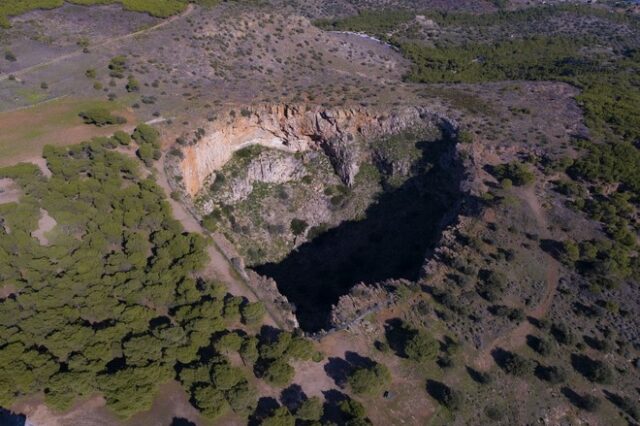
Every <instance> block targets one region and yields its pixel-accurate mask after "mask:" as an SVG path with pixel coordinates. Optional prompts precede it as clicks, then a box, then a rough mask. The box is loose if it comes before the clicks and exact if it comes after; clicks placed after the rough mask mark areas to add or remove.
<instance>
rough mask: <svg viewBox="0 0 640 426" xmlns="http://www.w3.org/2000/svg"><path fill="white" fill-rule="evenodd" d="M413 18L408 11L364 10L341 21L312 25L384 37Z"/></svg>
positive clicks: (325, 20)
mask: <svg viewBox="0 0 640 426" xmlns="http://www.w3.org/2000/svg"><path fill="white" fill-rule="evenodd" d="M414 17H415V13H413V12H410V11H408V10H364V11H361V12H360V13H359V14H357V15H355V16H349V17H346V18H343V19H319V20H317V21H315V22H314V25H316V26H318V27H320V28H322V29H324V30H329V31H354V32H363V33H368V34H373V35H376V36H379V37H386V35H387V33H389V32H390V31H393V30H395V29H396V28H397V27H398V26H399V25H401V24H404V23H407V22H409V21H410V20H411V19H413V18H414Z"/></svg>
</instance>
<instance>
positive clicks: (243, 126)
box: [179, 105, 438, 196]
mask: <svg viewBox="0 0 640 426" xmlns="http://www.w3.org/2000/svg"><path fill="white" fill-rule="evenodd" d="M224 116H225V117H230V118H229V119H228V120H224V119H219V120H217V121H215V122H213V123H209V124H208V125H207V126H206V127H204V130H205V135H204V137H202V138H201V139H200V140H199V141H197V142H196V143H194V144H191V145H188V146H186V147H184V148H183V150H182V152H183V159H182V160H181V162H180V164H179V168H180V174H181V175H182V178H183V183H184V187H185V190H186V192H187V193H188V194H189V195H191V196H194V195H196V194H197V193H198V192H199V191H200V189H202V186H203V183H204V182H205V180H206V179H207V178H208V177H209V176H210V175H211V174H212V173H213V172H214V171H216V170H218V169H220V168H221V167H222V166H223V165H224V164H225V163H226V162H227V161H229V160H230V159H231V157H232V155H233V153H234V152H235V151H238V150H240V149H242V148H245V147H247V146H251V145H262V146H265V147H269V148H275V149H282V150H286V151H289V152H297V151H304V150H309V149H318V150H323V151H324V152H325V153H326V154H327V155H328V156H329V158H331V160H332V164H333V166H334V168H335V170H336V172H337V173H338V175H339V176H340V178H341V179H342V180H343V182H344V183H345V184H347V185H351V184H352V183H353V179H354V178H355V176H356V174H357V173H358V163H359V160H360V155H361V153H360V152H359V149H358V141H359V140H361V139H363V138H368V137H375V136H379V135H383V134H389V133H396V132H399V131H401V130H402V129H404V128H407V127H409V126H412V125H415V124H417V123H421V122H430V121H433V120H434V119H435V118H438V117H435V115H434V114H433V113H431V112H429V111H428V110H427V109H425V108H423V107H401V108H397V109H394V110H391V111H390V110H388V109H382V108H370V107H363V106H353V107H348V108H335V109H325V108H322V107H320V106H316V107H309V106H292V105H263V106H259V107H254V108H252V109H251V110H247V109H243V110H242V111H241V113H240V114H235V115H230V114H225V115H224Z"/></svg>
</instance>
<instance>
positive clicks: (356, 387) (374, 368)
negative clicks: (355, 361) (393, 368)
mask: <svg viewBox="0 0 640 426" xmlns="http://www.w3.org/2000/svg"><path fill="white" fill-rule="evenodd" d="M390 381H391V373H390V372H389V369H388V368H387V367H386V366H385V365H384V364H380V363H377V362H374V363H373V365H371V366H365V367H359V368H356V369H354V370H353V371H352V372H351V374H350V375H349V378H348V382H349V386H350V387H351V390H352V391H353V392H354V393H356V394H373V393H376V392H379V391H380V390H381V389H382V388H383V387H384V386H386V385H388V384H389V382H390Z"/></svg>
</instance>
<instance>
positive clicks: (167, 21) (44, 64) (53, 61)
mask: <svg viewBox="0 0 640 426" xmlns="http://www.w3.org/2000/svg"><path fill="white" fill-rule="evenodd" d="M193 10H194V6H193V5H192V4H189V5H188V6H187V8H186V9H185V11H184V12H182V13H181V14H179V15H175V16H172V17H171V18H169V19H165V20H163V21H162V22H159V23H158V24H156V25H154V26H152V27H149V28H145V29H143V30H140V31H136V32H133V33H129V34H125V35H121V36H118V37H112V38H109V39H106V40H104V41H102V42H100V43H98V44H94V45H92V46H91V47H92V48H93V49H95V48H99V47H105V46H108V45H110V44H111V43H116V42H119V41H122V40H127V39H130V38H134V37H138V36H141V35H144V34H147V33H149V32H152V31H155V30H157V29H159V28H162V27H164V26H167V25H169V24H171V23H172V22H175V21H176V20H178V19H182V18H184V17H187V16H189V15H191V13H192V12H193ZM83 54H84V52H83V50H82V49H79V50H75V51H73V52H70V53H67V54H65V55H61V56H58V57H55V58H53V59H51V60H49V61H46V62H41V63H39V64H35V65H32V66H30V67H26V68H23V69H21V70H17V71H14V72H12V73H10V74H6V75H0V81H4V80H7V79H8V78H9V76H10V75H13V76H14V77H20V76H22V75H25V74H28V73H29V72H31V71H34V70H37V69H39V68H42V67H47V66H49V65H53V64H57V63H58V62H62V61H65V60H67V59H71V58H74V57H76V56H80V55H83Z"/></svg>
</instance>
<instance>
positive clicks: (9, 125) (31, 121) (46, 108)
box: [0, 98, 137, 167]
mask: <svg viewBox="0 0 640 426" xmlns="http://www.w3.org/2000/svg"><path fill="white" fill-rule="evenodd" d="M96 104H98V105H102V104H105V102H98V103H95V101H94V100H91V99H89V100H88V99H76V98H65V99H60V100H57V101H54V102H50V103H47V104H43V105H38V106H34V107H32V108H24V109H20V110H17V111H9V112H0V129H2V132H0V167H2V166H8V165H11V164H15V163H19V162H25V161H26V162H34V156H35V155H39V154H40V153H42V148H43V147H44V146H45V145H58V146H61V145H71V144H75V143H80V142H83V141H86V140H89V139H91V138H93V137H96V136H110V135H112V134H113V132H115V131H116V130H119V129H124V130H129V129H130V130H133V127H132V126H135V123H136V121H137V119H136V115H135V113H134V112H133V110H131V109H128V108H123V107H122V106H117V105H113V106H112V107H113V108H114V113H115V114H117V115H120V116H123V117H124V118H126V119H127V123H128V124H126V125H124V126H105V127H96V126H89V125H86V124H84V123H83V122H82V119H81V118H80V117H79V116H78V114H79V113H80V112H81V111H82V110H83V109H84V108H87V107H90V106H93V105H96ZM107 105H108V104H107ZM35 158H38V157H35ZM38 161H40V160H38ZM42 161H44V160H42Z"/></svg>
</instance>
